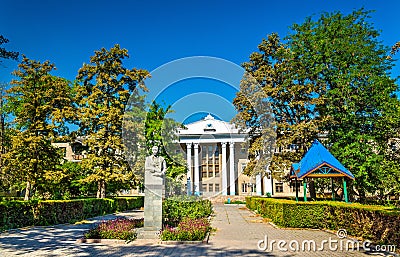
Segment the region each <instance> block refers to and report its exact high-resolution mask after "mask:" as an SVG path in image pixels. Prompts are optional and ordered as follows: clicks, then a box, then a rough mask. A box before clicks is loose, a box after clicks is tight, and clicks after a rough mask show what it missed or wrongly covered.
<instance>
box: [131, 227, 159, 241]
mask: <svg viewBox="0 0 400 257" xmlns="http://www.w3.org/2000/svg"><path fill="white" fill-rule="evenodd" d="M136 233H137V239H159V238H160V230H150V228H146V229H144V228H139V229H136Z"/></svg>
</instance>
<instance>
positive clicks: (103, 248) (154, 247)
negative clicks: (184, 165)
mask: <svg viewBox="0 0 400 257" xmlns="http://www.w3.org/2000/svg"><path fill="white" fill-rule="evenodd" d="M214 210H215V217H214V218H213V220H212V226H213V227H214V228H217V230H216V231H215V232H214V233H213V234H212V235H211V236H210V240H209V244H206V245H162V244H159V243H158V242H157V241H155V240H136V241H134V242H132V243H130V244H127V245H125V244H114V245H112V244H77V243H75V242H76V240H77V239H78V238H81V237H82V235H83V233H84V231H86V230H88V229H89V228H90V227H91V226H92V223H94V222H99V221H101V220H105V219H112V218H115V217H116V216H128V217H143V212H139V211H132V212H125V213H120V214H117V215H107V216H104V217H98V218H94V219H90V221H89V223H86V224H77V225H70V224H66V225H65V224H64V225H57V226H49V227H32V228H27V229H18V230H12V231H9V232H7V233H3V234H1V235H0V256H1V257H8V256H29V257H31V256H50V257H52V256H117V257H119V256H127V257H128V256H171V257H172V256H286V257H289V256H329V257H335V256H357V257H358V256H364V257H367V256H383V254H374V253H363V252H359V251H345V250H342V251H341V250H340V248H339V249H338V250H337V251H331V250H329V246H328V245H326V247H325V248H326V250H325V251H301V243H302V242H303V241H304V240H314V241H315V242H316V245H317V248H319V247H320V245H321V242H322V241H323V240H329V238H331V239H332V240H337V239H338V238H337V237H336V235H334V234H331V233H328V232H323V231H319V230H298V229H278V228H275V227H273V226H272V225H270V224H268V223H265V222H263V219H262V218H261V217H259V216H256V215H254V214H253V213H252V212H250V211H248V210H247V209H246V208H245V207H244V206H243V205H222V204H219V205H218V204H217V205H214ZM265 236H267V240H268V244H269V245H270V243H271V242H272V240H276V241H279V240H285V241H286V242H287V244H286V245H285V246H283V248H285V247H286V248H289V246H288V244H289V243H290V241H291V240H297V241H298V242H300V251H291V250H289V249H288V251H286V252H285V251H280V250H278V247H277V244H276V243H275V244H274V249H273V251H271V249H270V247H269V248H268V249H266V250H265V251H263V250H259V249H258V246H257V244H258V242H259V241H260V240H264V241H265ZM260 246H261V247H262V246H264V245H263V244H261V245H260ZM292 246H293V247H295V245H292ZM339 247H340V246H339ZM386 256H390V255H386Z"/></svg>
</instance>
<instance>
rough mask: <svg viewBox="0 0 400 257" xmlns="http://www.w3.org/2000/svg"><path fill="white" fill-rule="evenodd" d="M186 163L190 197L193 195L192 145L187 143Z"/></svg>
mask: <svg viewBox="0 0 400 257" xmlns="http://www.w3.org/2000/svg"><path fill="white" fill-rule="evenodd" d="M186 163H187V167H188V170H187V173H186V177H187V179H188V182H190V183H189V184H188V187H189V188H188V195H191V194H192V192H193V190H192V188H193V177H192V143H186Z"/></svg>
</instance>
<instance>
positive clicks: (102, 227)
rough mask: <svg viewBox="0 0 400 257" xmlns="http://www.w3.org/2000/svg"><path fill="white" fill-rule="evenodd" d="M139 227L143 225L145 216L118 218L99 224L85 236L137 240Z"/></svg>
mask: <svg viewBox="0 0 400 257" xmlns="http://www.w3.org/2000/svg"><path fill="white" fill-rule="evenodd" d="M138 227H143V218H141V219H127V218H117V219H114V220H108V221H103V222H101V223H100V224H97V225H96V226H95V227H94V228H92V229H90V230H89V231H88V232H87V233H85V234H84V238H91V239H120V240H127V241H130V240H135V239H136V237H137V234H136V231H135V228H138Z"/></svg>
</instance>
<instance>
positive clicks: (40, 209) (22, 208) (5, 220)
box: [0, 196, 144, 231]
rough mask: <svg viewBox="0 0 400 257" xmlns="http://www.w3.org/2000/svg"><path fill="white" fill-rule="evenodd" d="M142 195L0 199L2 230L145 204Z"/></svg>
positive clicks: (98, 214)
mask: <svg viewBox="0 0 400 257" xmlns="http://www.w3.org/2000/svg"><path fill="white" fill-rule="evenodd" d="M143 205H144V198H143V196H138V197H124V198H115V199H96V198H89V199H77V200H47V201H37V200H32V201H8V202H0V231H1V230H6V229H11V228H19V227H25V226H32V225H39V226H44V225H54V224H62V223H74V222H76V221H80V220H83V219H86V218H90V217H95V216H100V215H105V214H109V213H113V212H117V211H125V210H131V209H136V208H140V207H143Z"/></svg>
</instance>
